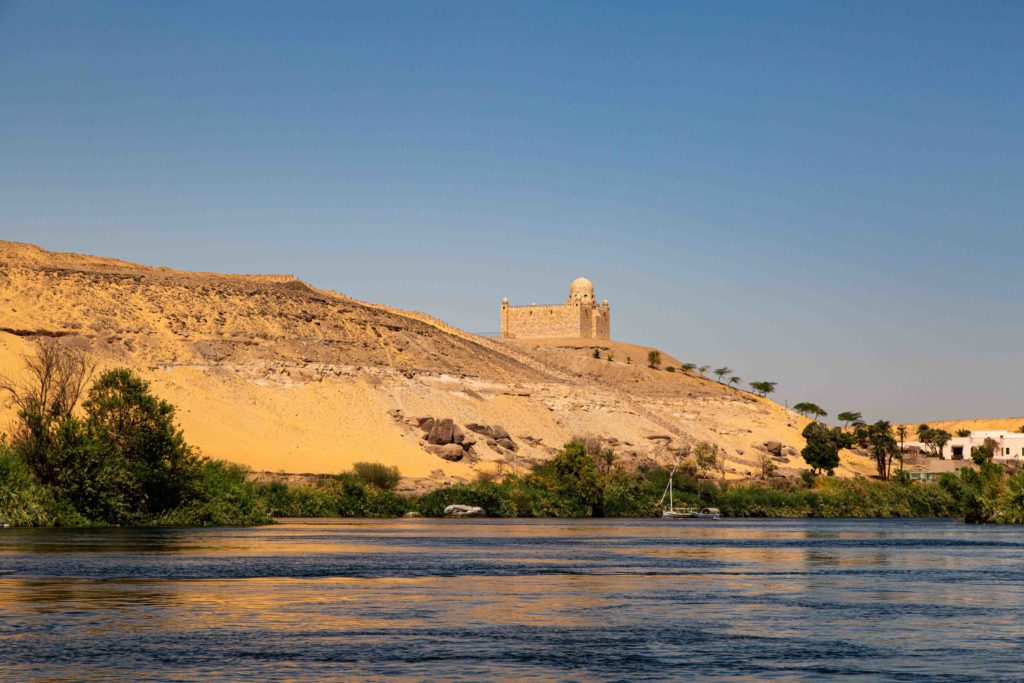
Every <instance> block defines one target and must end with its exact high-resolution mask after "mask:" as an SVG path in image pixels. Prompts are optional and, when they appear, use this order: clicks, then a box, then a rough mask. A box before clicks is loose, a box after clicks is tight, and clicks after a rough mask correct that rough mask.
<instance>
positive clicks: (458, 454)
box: [426, 443, 466, 462]
mask: <svg viewBox="0 0 1024 683" xmlns="http://www.w3.org/2000/svg"><path fill="white" fill-rule="evenodd" d="M426 449H427V451H428V452H430V453H433V454H434V455H436V456H438V457H439V458H444V459H445V460H447V461H449V462H459V461H460V460H462V459H463V458H464V457H466V450H465V449H464V448H463V447H462V445H461V444H457V443H446V444H427V446H426Z"/></svg>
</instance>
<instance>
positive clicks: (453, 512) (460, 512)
mask: <svg viewBox="0 0 1024 683" xmlns="http://www.w3.org/2000/svg"><path fill="white" fill-rule="evenodd" d="M444 516H445V517H486V516H487V511H486V510H484V509H483V508H482V507H477V506H476V505H449V506H448V507H446V508H445V509H444Z"/></svg>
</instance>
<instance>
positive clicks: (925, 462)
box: [902, 430, 1024, 481]
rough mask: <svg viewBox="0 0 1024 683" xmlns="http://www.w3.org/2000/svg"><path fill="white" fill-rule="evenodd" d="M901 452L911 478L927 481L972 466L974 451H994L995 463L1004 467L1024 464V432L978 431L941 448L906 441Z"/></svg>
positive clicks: (951, 439)
mask: <svg viewBox="0 0 1024 683" xmlns="http://www.w3.org/2000/svg"><path fill="white" fill-rule="evenodd" d="M902 449H903V460H904V465H905V467H906V469H907V471H908V472H909V473H910V477H911V479H918V480H922V481H928V480H931V479H934V478H936V477H937V476H938V475H940V474H942V473H943V472H956V471H957V470H960V469H961V468H963V467H968V466H970V465H971V464H973V462H974V461H973V460H972V458H971V454H972V453H973V452H974V451H975V449H991V451H992V460H993V461H995V462H998V463H1001V464H1004V465H1005V464H1011V463H1013V464H1017V463H1024V432H1009V431H1004V430H979V431H972V432H970V433H969V434H966V435H958V436H954V437H952V438H950V439H949V441H947V442H946V443H944V444H942V445H941V446H938V447H936V445H934V444H930V443H924V442H923V441H907V442H905V443H904V444H903V445H902ZM936 451H937V452H936ZM936 456H937V457H936Z"/></svg>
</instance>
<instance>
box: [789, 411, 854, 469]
mask: <svg viewBox="0 0 1024 683" xmlns="http://www.w3.org/2000/svg"><path fill="white" fill-rule="evenodd" d="M803 437H804V439H806V440H807V445H806V446H805V447H804V449H803V450H802V451H800V455H802V456H803V459H804V461H805V462H806V463H807V464H808V465H809V466H810V468H811V471H812V472H813V473H814V474H820V473H822V472H827V473H828V474H829V475H830V476H831V475H832V473H833V472H834V470H835V469H836V468H837V467H839V451H840V449H843V448H849V446H850V445H851V443H850V441H851V439H850V438H849V435H848V434H846V433H845V432H843V430H841V429H839V428H838V427H832V428H829V427H827V426H825V425H823V424H821V423H820V422H812V423H810V424H809V425H807V426H806V427H804V431H803Z"/></svg>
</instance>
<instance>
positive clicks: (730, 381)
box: [729, 376, 743, 386]
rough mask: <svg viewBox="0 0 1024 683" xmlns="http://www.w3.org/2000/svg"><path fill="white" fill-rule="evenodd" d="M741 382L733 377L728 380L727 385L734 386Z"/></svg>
mask: <svg viewBox="0 0 1024 683" xmlns="http://www.w3.org/2000/svg"><path fill="white" fill-rule="evenodd" d="M742 381H743V380H742V379H740V378H739V377H736V376H733V377H730V378H729V384H731V385H733V386H736V385H737V384H739V383H740V382H742Z"/></svg>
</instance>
